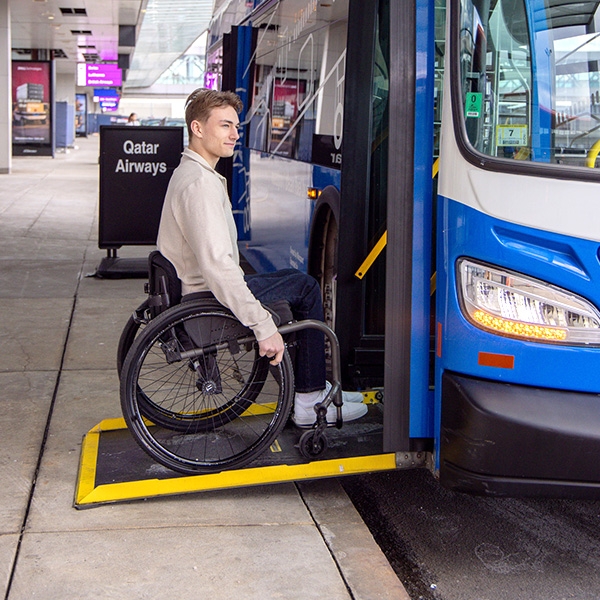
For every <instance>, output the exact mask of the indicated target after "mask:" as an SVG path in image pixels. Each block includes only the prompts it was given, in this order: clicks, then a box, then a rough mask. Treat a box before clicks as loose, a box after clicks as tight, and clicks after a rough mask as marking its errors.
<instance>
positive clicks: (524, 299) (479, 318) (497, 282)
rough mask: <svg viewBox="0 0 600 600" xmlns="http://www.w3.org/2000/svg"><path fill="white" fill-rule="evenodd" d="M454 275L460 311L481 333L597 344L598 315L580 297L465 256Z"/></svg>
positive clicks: (599, 342)
mask: <svg viewBox="0 0 600 600" xmlns="http://www.w3.org/2000/svg"><path fill="white" fill-rule="evenodd" d="M457 277H458V287H459V293H460V298H461V306H462V310H463V312H464V313H465V316H466V317H467V318H468V319H469V321H471V323H473V324H474V325H476V326H477V327H480V328H481V329H485V330H487V331H492V332H494V333H497V334H500V335H506V336H509V337H514V338H519V339H527V340H531V341H536V342H553V343H559V344H577V345H581V344H595V345H600V312H598V310H597V309H596V307H595V306H593V305H592V304H591V303H590V302H588V301H587V300H584V299H583V298H581V297H580V296H577V295H575V294H572V293H570V292H568V291H566V290H563V289H561V288H558V287H555V286H553V285H551V284H549V283H544V282H543V281H539V280H537V279H532V278H530V277H526V276H524V275H520V274H517V273H514V272H512V271H508V270H505V269H501V268H498V267H492V266H489V265H484V264H481V263H476V262H474V261H471V260H467V259H464V258H463V259H460V260H459V261H458V268H457Z"/></svg>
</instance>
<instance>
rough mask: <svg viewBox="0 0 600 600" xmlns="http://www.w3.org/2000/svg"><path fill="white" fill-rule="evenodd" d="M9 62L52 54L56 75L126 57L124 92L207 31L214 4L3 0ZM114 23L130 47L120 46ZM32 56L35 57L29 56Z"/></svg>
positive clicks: (195, 0)
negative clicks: (129, 34)
mask: <svg viewBox="0 0 600 600" xmlns="http://www.w3.org/2000/svg"><path fill="white" fill-rule="evenodd" d="M8 1H9V5H10V13H11V45H12V48H13V58H24V59H27V58H29V57H30V56H32V54H31V50H42V51H47V50H52V51H53V55H54V58H55V65H56V72H57V73H75V71H76V64H77V63H78V62H103V61H116V60H117V59H118V55H119V54H129V65H130V68H129V70H128V71H127V74H126V80H125V82H124V86H123V87H124V90H125V92H127V91H130V90H131V91H132V89H133V88H144V87H148V86H150V85H152V84H153V83H154V82H155V81H156V80H157V79H158V78H159V77H160V75H161V74H162V73H163V72H164V71H165V70H166V69H167V68H168V67H169V66H170V65H171V64H172V63H173V62H174V61H175V60H176V59H177V58H179V57H180V56H181V55H182V54H183V53H184V52H185V51H186V50H187V49H188V48H189V47H190V46H191V45H192V44H193V42H194V41H195V40H196V39H197V38H198V36H200V35H201V34H202V33H203V32H204V31H205V30H206V29H207V27H208V24H209V21H210V18H211V16H212V13H213V6H214V0H8ZM119 25H126V26H127V25H129V26H133V27H135V32H136V35H135V47H131V46H119ZM33 56H35V54H34V55H33Z"/></svg>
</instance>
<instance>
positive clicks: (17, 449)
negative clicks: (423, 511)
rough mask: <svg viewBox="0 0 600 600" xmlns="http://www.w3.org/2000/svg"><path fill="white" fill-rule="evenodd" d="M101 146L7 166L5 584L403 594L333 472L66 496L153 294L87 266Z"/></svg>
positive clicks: (2, 363)
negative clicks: (99, 498) (128, 496)
mask: <svg viewBox="0 0 600 600" xmlns="http://www.w3.org/2000/svg"><path fill="white" fill-rule="evenodd" d="M98 142H99V141H98V137H97V136H90V137H89V138H78V139H77V142H76V147H75V148H71V149H69V150H68V151H66V152H64V151H63V152H60V153H57V155H56V157H55V158H54V159H52V158H48V157H30V156H29V157H15V158H13V166H12V173H11V174H10V175H0V301H1V304H2V309H1V312H0V342H1V344H2V346H1V347H2V353H1V355H0V356H1V358H0V390H1V392H0V394H1V399H2V405H3V410H2V412H1V413H0V466H1V468H2V475H3V477H2V485H1V486H0V590H1V591H2V596H3V597H4V598H5V600H6V599H8V600H25V599H27V600H29V599H31V598H41V599H43V600H54V599H57V600H58V599H60V600H73V599H77V600H83V599H88V598H90V599H91V598H94V599H100V598H117V599H134V598H153V599H162V598H169V599H177V600H185V599H187V598H193V599H198V598H205V597H211V598H217V599H221V598H223V599H229V598H232V599H233V598H236V599H237V598H241V599H255V598H256V599H259V598H260V599H268V598H290V599H304V598H327V599H328V600H336V599H348V598H356V599H358V598H364V599H371V598H373V599H376V598H384V599H396V598H398V599H407V598H408V596H407V595H406V592H405V591H404V589H403V587H402V585H401V584H400V582H399V581H398V579H397V577H396V576H395V574H394V573H393V571H392V569H391V567H390V566H389V564H388V563H387V561H386V559H385V557H384V556H383V554H382V553H381V551H380V550H379V548H378V547H377V545H376V544H375V542H374V541H373V538H372V537H371V535H370V533H369V531H368V530H367V528H366V526H365V525H364V523H363V522H362V520H361V519H360V517H359V516H358V513H357V512H356V511H355V510H354V507H353V506H352V504H351V503H350V501H349V500H348V498H347V497H346V496H345V494H344V493H343V491H342V490H341V487H340V486H339V484H338V482H337V481H336V480H320V481H312V482H304V483H299V484H293V483H286V484H279V485H265V486H259V487H252V488H243V489H234V490H227V491H219V492H214V491H213V492H203V493H196V494H187V495H184V496H174V497H167V498H155V499H151V500H146V501H136V502H130V503H121V504H110V505H103V506H99V507H96V508H91V509H88V510H76V509H75V508H73V498H74V491H75V485H76V480H77V470H78V463H79V458H80V451H81V441H82V437H83V435H84V434H85V433H86V432H87V431H89V430H90V429H91V428H92V427H94V426H95V425H96V424H97V423H99V422H100V421H102V420H103V419H106V418H113V417H119V416H120V414H121V413H120V407H119V398H118V379H117V373H116V368H115V352H116V346H117V340H118V337H119V334H120V331H121V328H122V327H123V325H124V323H125V321H126V319H127V317H128V316H129V314H130V313H131V311H132V310H133V308H135V306H137V305H138V304H139V303H140V302H141V301H142V300H143V298H144V294H143V282H142V281H141V280H139V279H120V280H114V279H97V278H93V277H86V275H88V274H91V273H93V272H94V271H95V270H96V267H97V266H98V264H99V263H100V261H101V259H102V258H103V257H104V256H105V255H106V252H105V251H103V250H99V249H98V245H97V231H98V222H97V210H98V208H97V203H98ZM124 200H126V199H124ZM139 218H143V215H139ZM149 250H150V249H149V248H136V247H129V248H122V249H121V250H119V255H120V256H123V257H143V256H145V255H146V254H147V252H148V251H149Z"/></svg>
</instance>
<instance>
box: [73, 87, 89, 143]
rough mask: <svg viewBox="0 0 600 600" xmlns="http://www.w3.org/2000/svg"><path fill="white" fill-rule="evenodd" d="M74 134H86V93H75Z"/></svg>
mask: <svg viewBox="0 0 600 600" xmlns="http://www.w3.org/2000/svg"><path fill="white" fill-rule="evenodd" d="M75 135H76V136H78V137H86V136H87V95H86V94H75Z"/></svg>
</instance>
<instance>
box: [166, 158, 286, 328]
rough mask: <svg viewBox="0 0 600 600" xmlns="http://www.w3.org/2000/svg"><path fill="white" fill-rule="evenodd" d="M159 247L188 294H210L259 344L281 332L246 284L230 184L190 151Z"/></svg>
mask: <svg viewBox="0 0 600 600" xmlns="http://www.w3.org/2000/svg"><path fill="white" fill-rule="evenodd" d="M157 246H158V249H159V250H160V251H161V253H162V254H163V255H164V256H165V257H166V258H168V259H169V260H170V261H171V262H172V263H173V265H174V266H175V269H176V270H177V274H178V275H179V278H180V279H181V282H182V291H183V293H184V294H190V293H192V292H201V291H205V290H210V291H211V292H212V293H213V294H214V295H215V297H216V298H217V300H219V302H221V304H223V305H225V306H226V307H228V308H229V309H230V310H231V311H232V312H233V314H234V315H235V316H236V317H237V318H238V319H239V320H240V321H241V322H242V323H243V324H244V325H246V326H248V327H250V328H251V329H252V330H253V331H254V333H255V335H256V338H257V339H258V340H264V339H266V338H268V337H269V336H271V335H273V334H274V333H275V332H276V330H277V328H276V326H275V323H274V322H273V319H272V318H271V315H270V313H269V312H268V311H267V310H265V309H264V308H263V306H262V305H261V304H260V302H259V301H258V300H257V299H256V298H255V297H254V296H253V295H252V292H250V290H249V289H248V286H247V285H246V282H245V281H244V273H243V271H242V269H241V267H240V265H239V252H238V247H237V231H236V227H235V222H234V220H233V214H232V212H231V203H230V201H229V197H228V195H227V182H226V181H225V178H224V177H222V176H221V175H220V174H219V173H217V172H216V171H215V170H214V169H212V168H211V167H210V165H209V164H208V162H206V161H205V160H204V158H202V157H201V156H200V155H199V154H197V153H196V152H194V151H193V150H191V149H190V148H186V149H185V150H184V151H183V156H182V158H181V163H180V164H179V166H178V167H177V169H175V171H174V172H173V175H172V177H171V180H170V182H169V187H168V189H167V194H166V196H165V202H164V205H163V209H162V215H161V218H160V226H159V229H158V241H157Z"/></svg>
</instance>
